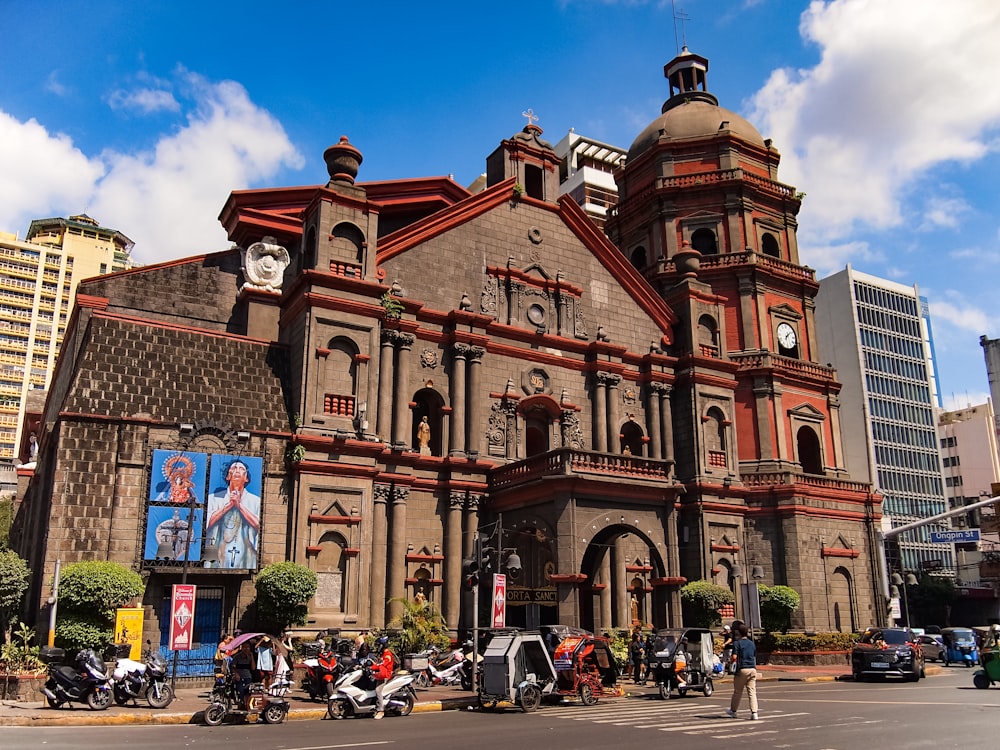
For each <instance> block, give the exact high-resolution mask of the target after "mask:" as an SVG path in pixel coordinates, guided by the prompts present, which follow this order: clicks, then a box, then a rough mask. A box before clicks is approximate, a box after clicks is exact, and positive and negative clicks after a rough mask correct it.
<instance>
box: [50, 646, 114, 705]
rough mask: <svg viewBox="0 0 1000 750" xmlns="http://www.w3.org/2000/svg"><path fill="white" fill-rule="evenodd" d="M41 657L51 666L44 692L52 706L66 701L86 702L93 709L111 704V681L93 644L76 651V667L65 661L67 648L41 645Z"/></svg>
mask: <svg viewBox="0 0 1000 750" xmlns="http://www.w3.org/2000/svg"><path fill="white" fill-rule="evenodd" d="M39 658H40V659H41V660H42V662H44V663H45V665H46V666H47V667H48V679H47V680H46V681H45V686H44V687H43V688H42V694H43V695H45V700H46V701H47V702H48V704H49V707H50V708H59V707H60V706H61V705H62V704H63V703H86V704H87V707H88V708H90V709H91V710H93V711H103V710H104V709H106V708H107V707H108V706H109V705H111V698H112V693H111V685H110V684H109V682H108V673H107V667H106V666H105V664H104V660H103V659H101V657H100V656H98V655H97V653H96V652H95V651H94V650H93V649H91V648H85V649H83V650H82V651H80V653H78V654H77V655H76V669H74V668H73V667H71V666H69V665H64V664H63V661H64V659H65V658H66V651H65V650H64V649H61V648H50V647H48V646H46V647H44V648H42V649H41V652H40V654H39Z"/></svg>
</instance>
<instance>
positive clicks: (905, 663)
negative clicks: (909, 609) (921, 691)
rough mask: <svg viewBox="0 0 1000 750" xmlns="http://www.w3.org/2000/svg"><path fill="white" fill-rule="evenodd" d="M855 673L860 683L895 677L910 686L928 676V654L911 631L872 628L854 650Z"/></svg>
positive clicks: (852, 652)
mask: <svg viewBox="0 0 1000 750" xmlns="http://www.w3.org/2000/svg"><path fill="white" fill-rule="evenodd" d="M851 673H852V674H853V675H854V680H855V681H856V682H861V681H862V680H864V679H866V678H868V677H872V676H875V675H877V676H880V677H881V676H884V675H895V676H897V677H902V678H903V679H905V680H908V681H910V682H916V681H917V680H919V679H920V678H921V677H923V676H924V654H923V652H922V651H921V650H920V644H919V643H918V642H917V636H916V635H915V634H914V633H913V631H912V630H910V629H909V628H868V629H867V630H866V631H865V632H864V634H863V635H862V636H861V639H860V640H859V641H858V642H857V643H855V644H854V648H853V649H852V650H851Z"/></svg>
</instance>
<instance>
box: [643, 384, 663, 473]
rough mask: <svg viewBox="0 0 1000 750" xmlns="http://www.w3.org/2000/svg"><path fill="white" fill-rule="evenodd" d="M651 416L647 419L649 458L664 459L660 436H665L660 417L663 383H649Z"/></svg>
mask: <svg viewBox="0 0 1000 750" xmlns="http://www.w3.org/2000/svg"><path fill="white" fill-rule="evenodd" d="M647 391H648V393H649V399H648V401H649V414H648V416H647V418H646V430H647V432H648V433H649V457H650V458H663V452H662V448H661V445H662V444H661V441H660V436H661V435H663V421H662V417H661V416H660V398H661V394H662V393H663V385H662V384H661V383H649V385H648V386H647Z"/></svg>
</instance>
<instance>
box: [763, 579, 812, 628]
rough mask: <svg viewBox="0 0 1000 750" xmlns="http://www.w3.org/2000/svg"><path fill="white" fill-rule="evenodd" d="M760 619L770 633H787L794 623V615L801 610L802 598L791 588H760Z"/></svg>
mask: <svg viewBox="0 0 1000 750" xmlns="http://www.w3.org/2000/svg"><path fill="white" fill-rule="evenodd" d="M757 590H758V592H759V597H760V619H761V625H762V626H763V627H764V630H766V631H768V632H774V631H780V632H782V633H784V632H786V631H787V630H788V628H789V626H790V625H791V622H792V613H793V612H794V611H795V610H797V609H798V608H799V604H800V603H801V602H802V597H800V596H799V592H798V591H796V590H795V589H793V588H791V587H790V586H781V585H778V586H764V585H761V586H758V589H757Z"/></svg>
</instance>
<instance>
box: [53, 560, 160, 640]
mask: <svg viewBox="0 0 1000 750" xmlns="http://www.w3.org/2000/svg"><path fill="white" fill-rule="evenodd" d="M144 590H145V585H144V584H143V582H142V578H141V577H140V576H139V574H138V573H136V572H135V571H134V570H130V569H129V568H126V567H125V566H124V565H119V564H118V563H114V562H107V561H102V562H98V561H89V562H78V563H70V564H69V565H67V566H66V567H65V568H63V569H62V572H61V573H60V574H59V608H58V613H59V616H60V617H62V616H63V615H73V616H75V617H76V618H77V620H79V619H80V618H83V619H92V620H93V621H95V622H105V621H106V622H107V625H108V628H109V629H112V626H113V624H114V619H115V610H116V609H118V608H119V607H124V606H125V605H126V604H129V603H130V602H133V601H135V600H136V599H139V598H141V597H142V592H143V591H144ZM57 632H58V631H57Z"/></svg>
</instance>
